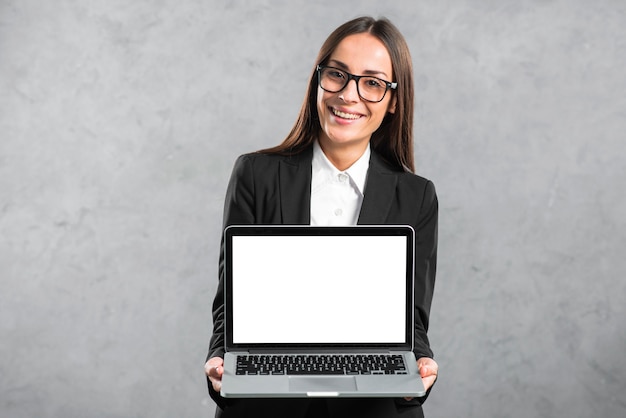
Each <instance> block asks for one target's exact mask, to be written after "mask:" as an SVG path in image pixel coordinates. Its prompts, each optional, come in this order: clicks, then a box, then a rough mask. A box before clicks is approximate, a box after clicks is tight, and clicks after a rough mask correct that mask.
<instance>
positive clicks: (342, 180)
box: [338, 173, 348, 183]
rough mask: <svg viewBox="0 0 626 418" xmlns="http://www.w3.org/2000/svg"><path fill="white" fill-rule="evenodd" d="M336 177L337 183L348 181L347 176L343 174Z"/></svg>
mask: <svg viewBox="0 0 626 418" xmlns="http://www.w3.org/2000/svg"><path fill="white" fill-rule="evenodd" d="M338 177H339V181H340V182H342V183H345V182H346V180H348V175H347V174H344V173H341V174H339V175H338Z"/></svg>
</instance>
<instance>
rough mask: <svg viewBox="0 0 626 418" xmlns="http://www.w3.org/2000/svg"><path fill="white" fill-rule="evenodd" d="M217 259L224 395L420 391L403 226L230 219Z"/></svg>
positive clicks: (408, 233) (407, 230)
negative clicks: (220, 260) (220, 262)
mask: <svg viewBox="0 0 626 418" xmlns="http://www.w3.org/2000/svg"><path fill="white" fill-rule="evenodd" d="M224 257H225V258H224V260H225V265H224V268H225V283H224V299H225V312H224V315H225V350H226V354H225V356H224V375H223V379H222V390H221V395H222V396H224V397H233V398H236V397H245V398H250V397H415V396H422V395H424V394H425V390H424V387H423V385H422V380H421V378H420V377H419V372H418V369H417V364H416V359H415V356H414V354H413V352H412V351H411V350H412V348H413V330H414V323H413V313H414V307H413V297H414V294H413V271H414V268H413V264H414V260H413V258H414V231H413V229H412V228H411V227H410V226H389V225H381V226H350V227H313V226H286V225H280V226H278V225H273V226H267V225H264V226H261V225H246V226H230V227H228V228H227V229H226V230H225V232H224ZM355 359H356V360H355ZM372 359H373V360H374V361H373V360H372ZM390 359H391V360H390ZM322 360H323V361H325V362H330V363H331V364H330V366H329V365H327V364H323V365H320V364H318V363H319V362H323V361H322ZM342 362H348V363H349V364H348V366H345V365H344V364H342ZM381 362H382V363H381ZM276 363H278V364H276ZM370 363H372V364H370ZM399 363H403V365H399ZM381 364H382V365H383V366H381ZM368 367H370V368H369V369H368ZM372 367H373V368H372Z"/></svg>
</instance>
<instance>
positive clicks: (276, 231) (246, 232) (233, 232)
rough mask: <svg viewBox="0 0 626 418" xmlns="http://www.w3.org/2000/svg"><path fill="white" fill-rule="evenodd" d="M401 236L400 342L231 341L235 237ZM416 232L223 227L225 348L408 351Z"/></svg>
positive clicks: (371, 228) (411, 331)
mask: <svg viewBox="0 0 626 418" xmlns="http://www.w3.org/2000/svg"><path fill="white" fill-rule="evenodd" d="M265 235H273V236H290V235H292V236H294V235H295V236H299V235H312V236H314V235H323V236H346V235H356V236H404V237H406V244H407V245H406V251H407V254H406V260H407V269H406V274H407V277H406V280H407V282H406V283H407V285H406V286H405V289H406V292H405V298H406V300H405V303H406V306H407V307H408V309H406V312H407V314H406V318H405V333H404V339H405V341H403V342H385V343H380V342H378V343H368V342H365V343H235V342H234V341H233V321H232V320H231V318H232V317H233V295H232V291H231V289H232V288H233V283H232V280H233V277H232V257H231V253H232V246H233V237H235V236H265ZM414 246H415V232H414V231H413V228H411V227H410V226H408V225H357V226H341V227H326V226H307V225H231V226H229V227H227V228H226V229H225V230H224V280H225V282H224V334H225V335H224V340H225V350H226V351H255V350H256V351H263V350H270V351H285V352H289V351H309V350H320V351H338V352H342V351H359V349H363V350H367V351H369V350H371V349H381V350H394V351H395V350H397V351H409V350H412V349H413V338H414V337H413V336H414V320H413V319H414V318H413V315H414V282H413V280H414V257H415V250H414Z"/></svg>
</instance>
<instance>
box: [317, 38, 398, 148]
mask: <svg viewBox="0 0 626 418" xmlns="http://www.w3.org/2000/svg"><path fill="white" fill-rule="evenodd" d="M326 65H329V66H332V67H336V68H340V69H342V70H345V71H347V72H349V73H351V74H355V75H371V76H374V77H378V78H381V79H383V80H387V81H394V80H393V75H392V65H391V58H390V56H389V52H388V51H387V48H386V47H385V45H384V44H383V43H382V42H381V41H380V40H379V39H378V38H376V37H375V36H373V35H371V34H369V33H359V34H355V35H350V36H347V37H346V38H344V39H343V40H342V41H341V42H340V43H339V45H337V48H336V49H335V50H334V51H333V53H332V54H331V55H330V58H329V60H328V63H327V64H326ZM394 111H395V97H394V94H393V93H392V90H388V91H387V93H386V94H385V97H384V99H383V100H382V101H380V102H378V103H372V102H368V101H365V100H363V99H361V98H360V97H359V94H358V91H357V86H356V82H355V81H354V80H350V82H349V83H348V85H347V86H346V87H345V88H344V89H343V90H341V91H339V92H337V93H329V92H327V91H325V90H323V89H322V88H321V87H319V86H318V89H317V112H318V115H319V119H320V124H321V127H322V132H321V134H320V138H319V141H320V145H322V148H323V149H324V150H327V149H328V150H330V149H337V148H345V147H357V148H359V147H360V148H362V149H363V150H364V149H365V147H366V145H367V143H368V142H369V140H370V137H371V136H372V133H373V132H374V131H376V129H378V127H379V126H380V124H381V123H382V121H383V118H384V117H385V115H386V114H387V112H391V113H393V112H394Z"/></svg>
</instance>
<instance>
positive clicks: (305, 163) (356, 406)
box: [205, 17, 438, 417]
mask: <svg viewBox="0 0 626 418" xmlns="http://www.w3.org/2000/svg"><path fill="white" fill-rule="evenodd" d="M315 64H316V66H315V68H314V70H313V72H312V74H311V78H310V82H309V86H308V90H307V94H306V98H305V100H304V103H303V105H302V108H301V110H300V114H299V116H298V119H297V121H296V123H295V125H294V127H293V129H292V131H291V132H290V134H289V135H288V136H287V138H286V139H285V140H284V141H283V143H282V144H280V145H278V146H276V147H274V148H270V149H265V150H262V151H259V152H256V153H252V154H247V155H243V156H241V157H239V159H238V160H237V162H236V163H235V167H234V169H233V174H232V177H231V180H230V183H229V186H228V190H227V193H226V202H225V208H224V227H226V226H228V225H234V224H254V223H258V224H305V225H306V224H310V225H331V226H334V225H353V224H357V223H358V224H406V225H411V226H412V227H413V228H414V229H415V233H416V265H415V342H414V351H415V355H416V358H417V359H418V367H419V370H420V374H421V376H422V380H423V382H424V386H425V387H426V388H427V389H428V390H430V388H431V387H432V385H433V383H434V381H435V379H436V377H437V371H438V365H437V363H436V362H435V361H434V360H433V359H432V351H431V350H430V346H429V342H428V337H427V334H426V332H427V330H428V317H429V312H430V305H431V300H432V296H433V288H434V283H435V269H436V257H437V210H438V206H437V197H436V193H435V189H434V186H433V184H432V183H431V182H430V181H428V180H426V179H424V178H422V177H419V176H417V175H415V174H413V171H414V160H413V75H412V74H413V73H412V64H411V57H410V54H409V50H408V47H407V45H406V42H405V40H404V38H403V37H402V35H401V34H400V32H399V31H398V30H397V29H396V28H395V27H394V26H393V25H392V24H391V23H390V22H389V21H387V20H386V19H381V20H374V19H372V18H370V17H362V18H357V19H354V20H352V21H349V22H347V23H345V24H343V25H341V26H340V27H339V28H337V29H336V30H335V31H334V32H333V33H332V34H331V35H330V36H329V37H328V39H327V40H326V42H325V43H324V45H323V46H322V48H321V50H320V52H319V55H318V57H317V60H316V62H315ZM219 273H220V282H219V286H218V290H217V294H216V296H215V300H214V302H213V320H214V323H213V336H212V338H211V346H210V350H209V355H208V360H207V362H206V365H205V371H206V374H207V377H208V380H209V392H210V393H211V397H212V398H213V399H214V400H215V401H216V403H217V404H218V406H219V408H218V409H217V411H216V416H217V417H231V416H232V417H241V416H274V417H276V416H294V417H295V416H301V417H308V416H311V417H324V416H333V417H334V416H359V417H367V416H371V417H393V416H403V417H405V416H410V417H421V416H423V412H422V409H421V404H422V402H423V401H424V400H425V397H424V398H416V399H391V398H388V399H334V400H330V399H329V400H316V401H310V400H308V399H289V400H287V399H260V400H259V399H257V400H251V399H244V400H237V401H232V400H226V399H224V398H221V397H220V396H219V390H220V387H221V376H222V373H223V368H222V366H223V359H222V357H223V354H224V351H223V350H224V349H223V346H224V329H223V312H224V309H223V308H224V301H223V298H222V286H223V254H222V256H221V257H220V266H219Z"/></svg>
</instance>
